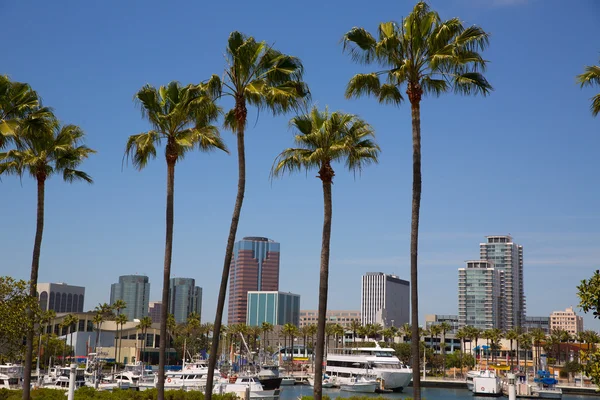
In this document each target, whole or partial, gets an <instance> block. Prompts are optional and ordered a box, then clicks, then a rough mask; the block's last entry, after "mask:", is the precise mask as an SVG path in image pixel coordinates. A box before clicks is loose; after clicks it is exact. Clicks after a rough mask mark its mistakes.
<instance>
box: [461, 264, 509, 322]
mask: <svg viewBox="0 0 600 400" xmlns="http://www.w3.org/2000/svg"><path fill="white" fill-rule="evenodd" d="M500 284H501V280H500V273H499V271H498V270H496V268H495V267H494V264H493V263H492V262H491V261H485V260H477V261H467V265H466V267H465V268H459V269H458V324H459V328H462V327H463V326H465V325H469V326H472V327H475V328H478V329H482V330H487V329H492V328H499V327H500V326H501V306H502V302H501V287H500Z"/></svg>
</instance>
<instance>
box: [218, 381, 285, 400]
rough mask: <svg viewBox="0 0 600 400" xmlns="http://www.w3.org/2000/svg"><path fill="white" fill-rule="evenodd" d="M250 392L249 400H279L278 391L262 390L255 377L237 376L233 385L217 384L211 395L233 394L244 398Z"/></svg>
mask: <svg viewBox="0 0 600 400" xmlns="http://www.w3.org/2000/svg"><path fill="white" fill-rule="evenodd" d="M247 391H248V392H250V399H251V400H279V389H274V390H264V389H263V386H262V384H261V383H260V380H259V379H258V377H256V376H238V377H237V379H236V380H235V382H234V383H217V384H216V385H215V386H214V388H213V393H215V394H224V393H234V394H236V395H237V396H238V397H240V398H245V396H246V392H247Z"/></svg>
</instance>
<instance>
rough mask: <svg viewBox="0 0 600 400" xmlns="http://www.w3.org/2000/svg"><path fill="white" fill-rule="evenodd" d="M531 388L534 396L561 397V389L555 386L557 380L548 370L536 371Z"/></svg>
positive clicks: (544, 397) (543, 397)
mask: <svg viewBox="0 0 600 400" xmlns="http://www.w3.org/2000/svg"><path fill="white" fill-rule="evenodd" d="M533 382H534V383H535V385H533V387H532V388H531V391H532V392H533V395H534V396H537V397H539V398H541V399H562V389H560V388H558V387H556V385H557V384H558V380H556V378H554V376H553V375H551V374H550V373H549V372H548V371H538V373H537V376H536V377H535V378H534V379H533Z"/></svg>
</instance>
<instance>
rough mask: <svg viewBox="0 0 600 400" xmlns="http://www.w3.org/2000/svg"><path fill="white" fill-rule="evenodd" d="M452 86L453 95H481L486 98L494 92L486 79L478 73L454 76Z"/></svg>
mask: <svg viewBox="0 0 600 400" xmlns="http://www.w3.org/2000/svg"><path fill="white" fill-rule="evenodd" d="M453 86H454V92H455V93H457V94H464V95H472V94H481V95H483V96H486V95H488V94H489V93H490V92H491V91H492V90H494V89H493V88H492V85H490V84H489V82H488V81H487V79H485V77H484V76H483V75H482V74H480V73H478V72H467V73H465V74H462V75H454V76H453Z"/></svg>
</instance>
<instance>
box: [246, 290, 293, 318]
mask: <svg viewBox="0 0 600 400" xmlns="http://www.w3.org/2000/svg"><path fill="white" fill-rule="evenodd" d="M247 304H248V306H247V307H248V309H247V310H246V325H248V326H262V324H263V322H268V323H270V324H271V325H285V324H293V325H296V326H298V325H299V324H300V295H298V294H293V293H284V292H266V291H249V292H248V301H247Z"/></svg>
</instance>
